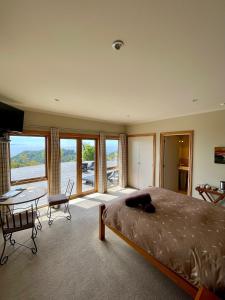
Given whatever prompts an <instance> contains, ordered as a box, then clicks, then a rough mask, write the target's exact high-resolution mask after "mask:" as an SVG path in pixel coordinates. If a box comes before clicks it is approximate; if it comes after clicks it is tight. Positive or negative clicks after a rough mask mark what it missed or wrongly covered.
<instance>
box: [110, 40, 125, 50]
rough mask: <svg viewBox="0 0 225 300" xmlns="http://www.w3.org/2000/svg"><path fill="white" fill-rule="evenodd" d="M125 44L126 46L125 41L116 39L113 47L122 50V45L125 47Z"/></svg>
mask: <svg viewBox="0 0 225 300" xmlns="http://www.w3.org/2000/svg"><path fill="white" fill-rule="evenodd" d="M123 46H124V42H123V41H121V40H116V41H114V42H113V43H112V47H113V49H115V50H120V49H121V47H123Z"/></svg>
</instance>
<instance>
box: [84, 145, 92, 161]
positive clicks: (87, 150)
mask: <svg viewBox="0 0 225 300" xmlns="http://www.w3.org/2000/svg"><path fill="white" fill-rule="evenodd" d="M82 159H83V160H95V147H94V146H91V145H89V144H84V145H83V150H82Z"/></svg>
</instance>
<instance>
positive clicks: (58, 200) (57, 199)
mask: <svg viewBox="0 0 225 300" xmlns="http://www.w3.org/2000/svg"><path fill="white" fill-rule="evenodd" d="M68 201H69V198H68V197H67V196H66V195H65V194H58V195H53V196H49V197H48V204H49V205H50V206H52V205H59V204H63V203H66V202H68Z"/></svg>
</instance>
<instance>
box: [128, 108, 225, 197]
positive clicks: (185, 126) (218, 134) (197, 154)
mask: <svg viewBox="0 0 225 300" xmlns="http://www.w3.org/2000/svg"><path fill="white" fill-rule="evenodd" d="M181 130H194V143H193V183H192V188H193V192H192V193H193V195H194V196H196V197H198V198H199V195H198V193H197V192H196V191H195V187H196V185H197V184H200V183H209V184H211V185H215V186H219V182H220V180H225V165H223V164H215V163H214V147H216V146H220V147H224V146H225V110H220V111H215V112H210V113H204V114H198V115H191V116H185V117H180V118H173V119H167V120H161V121H155V122H149V123H143V124H134V125H130V126H127V127H126V131H127V133H128V134H143V133H154V132H155V133H156V185H157V186H159V161H160V132H169V131H181Z"/></svg>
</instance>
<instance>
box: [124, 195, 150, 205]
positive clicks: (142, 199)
mask: <svg viewBox="0 0 225 300" xmlns="http://www.w3.org/2000/svg"><path fill="white" fill-rule="evenodd" d="M151 201H152V199H151V196H150V194H148V193H144V194H137V195H133V196H130V197H129V198H127V199H126V200H125V203H126V205H127V206H129V207H138V206H145V205H146V204H149V203H151Z"/></svg>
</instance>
